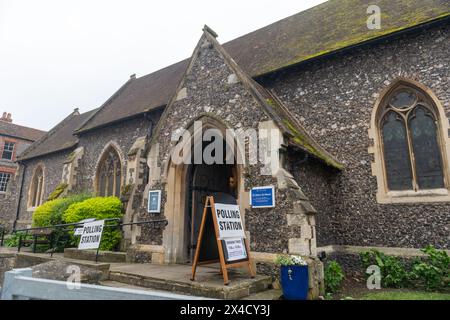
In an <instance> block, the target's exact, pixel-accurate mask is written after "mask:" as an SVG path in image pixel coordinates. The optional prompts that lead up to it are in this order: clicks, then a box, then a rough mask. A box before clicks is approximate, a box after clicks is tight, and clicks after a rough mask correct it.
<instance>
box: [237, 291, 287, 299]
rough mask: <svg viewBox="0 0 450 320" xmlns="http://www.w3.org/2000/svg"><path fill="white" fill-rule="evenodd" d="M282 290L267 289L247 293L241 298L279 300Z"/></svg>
mask: <svg viewBox="0 0 450 320" xmlns="http://www.w3.org/2000/svg"><path fill="white" fill-rule="evenodd" d="M282 296H283V292H282V291H281V290H279V289H269V290H266V291H261V292H258V293H254V294H251V295H249V296H248V297H245V298H242V300H281V297H282Z"/></svg>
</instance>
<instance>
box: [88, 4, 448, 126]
mask: <svg viewBox="0 0 450 320" xmlns="http://www.w3.org/2000/svg"><path fill="white" fill-rule="evenodd" d="M369 5H378V6H379V7H380V9H381V17H382V20H381V23H382V25H381V29H379V30H377V29H375V30H370V29H368V28H367V18H368V16H369V15H368V14H367V8H368V6H369ZM446 16H450V1H449V0H330V1H327V2H325V3H323V4H321V5H319V6H316V7H313V8H311V9H309V10H306V11H303V12H300V13H298V14H295V15H293V16H291V17H288V18H285V19H283V20H280V21H278V22H275V23H273V24H270V25H268V26H266V27H264V28H261V29H259V30H256V31H254V32H251V33H249V34H247V35H244V36H242V37H239V38H237V39H235V40H232V41H230V42H228V43H225V44H224V45H223V47H224V48H225V49H226V50H227V52H229V54H230V55H231V56H232V57H233V59H234V60H235V61H236V62H237V63H238V64H239V66H240V67H241V68H242V69H243V70H244V71H246V72H247V73H248V74H249V75H250V76H252V77H256V76H259V75H263V74H267V73H270V72H273V71H276V70H279V69H282V68H285V67H288V66H291V65H295V64H297V63H300V62H303V61H306V60H309V59H311V58H314V57H318V56H322V55H326V54H328V53H331V52H334V51H336V50H339V49H342V48H345V47H349V46H351V45H355V44H359V43H362V42H365V41H368V40H373V39H376V38H379V37H382V36H386V35H388V34H392V33H395V32H397V31H400V30H404V29H408V28H411V27H413V26H416V25H420V24H423V23H426V22H429V21H432V20H436V19H438V18H443V17H446ZM187 63H188V60H183V61H181V62H178V63H176V64H173V65H171V66H168V67H166V68H164V69H161V70H159V71H156V72H154V73H151V74H149V75H146V76H143V77H140V78H136V79H134V78H133V79H130V80H129V81H128V82H127V83H126V84H125V85H124V86H123V87H122V88H121V89H119V91H118V92H116V94H114V96H112V97H111V98H110V99H109V100H108V101H107V102H106V103H105V104H104V105H103V106H102V108H101V110H99V112H97V114H96V115H95V116H93V117H92V119H90V120H89V121H88V122H87V123H86V124H85V125H84V126H83V127H82V128H81V129H80V132H81V131H85V130H90V129H93V128H96V127H99V126H103V125H106V124H108V123H111V122H115V121H118V120H121V119H124V118H128V117H132V116H135V115H137V114H140V113H143V112H146V111H149V110H152V109H154V108H158V107H162V106H164V105H165V104H167V103H168V101H169V99H170V98H171V97H172V95H173V94H174V92H175V90H176V87H177V85H178V83H179V81H180V80H181V77H182V75H183V73H184V71H185V70H186V68H187Z"/></svg>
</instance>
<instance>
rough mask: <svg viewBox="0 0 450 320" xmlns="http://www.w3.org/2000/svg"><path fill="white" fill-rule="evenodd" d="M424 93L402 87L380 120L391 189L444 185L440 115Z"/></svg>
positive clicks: (393, 95) (385, 107) (389, 102)
mask: <svg viewBox="0 0 450 320" xmlns="http://www.w3.org/2000/svg"><path fill="white" fill-rule="evenodd" d="M429 100H430V99H428V98H427V97H426V96H425V95H424V94H423V93H421V92H419V91H418V90H413V89H412V88H399V89H398V90H396V91H394V92H393V93H392V94H391V95H390V96H389V97H388V99H386V101H388V103H387V104H386V105H385V106H384V109H383V110H382V112H383V113H382V114H383V118H382V119H381V121H380V134H381V137H382V142H383V158H384V165H385V171H386V179H387V187H388V189H389V190H420V189H436V188H445V182H444V174H443V165H442V164H443V161H442V153H441V147H440V141H439V130H438V126H437V121H438V118H437V116H436V114H435V111H434V108H433V107H432V106H433V104H432V102H431V101H429Z"/></svg>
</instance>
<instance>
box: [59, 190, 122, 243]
mask: <svg viewBox="0 0 450 320" xmlns="http://www.w3.org/2000/svg"><path fill="white" fill-rule="evenodd" d="M122 215H123V213H122V203H121V201H120V199H119V198H117V197H107V198H103V197H96V198H90V199H87V200H85V201H83V202H79V203H74V204H72V205H70V207H69V208H68V209H67V210H66V211H65V213H64V215H63V220H64V221H66V222H67V223H74V222H78V221H80V220H83V219H88V218H95V219H97V220H103V219H109V218H122ZM120 239H121V232H120V230H115V229H111V228H105V229H104V231H103V236H102V241H101V243H100V250H112V249H114V247H116V246H117V245H118V244H119V242H120Z"/></svg>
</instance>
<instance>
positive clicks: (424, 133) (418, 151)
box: [409, 106, 444, 189]
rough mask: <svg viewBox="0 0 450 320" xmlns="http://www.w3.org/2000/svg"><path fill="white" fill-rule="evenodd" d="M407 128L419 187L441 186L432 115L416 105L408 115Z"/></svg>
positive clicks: (439, 163)
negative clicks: (409, 132)
mask: <svg viewBox="0 0 450 320" xmlns="http://www.w3.org/2000/svg"><path fill="white" fill-rule="evenodd" d="M409 128H410V131H411V138H412V145H413V151H414V158H415V163H416V175H417V183H418V185H419V188H420V189H432V188H443V187H444V177H443V174H442V161H441V155H440V149H439V142H438V140H437V129H436V123H435V120H434V118H433V115H432V114H431V113H430V112H428V111H427V109H425V108H423V107H420V106H418V107H417V108H416V109H415V110H414V112H413V113H411V115H410V121H409Z"/></svg>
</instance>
